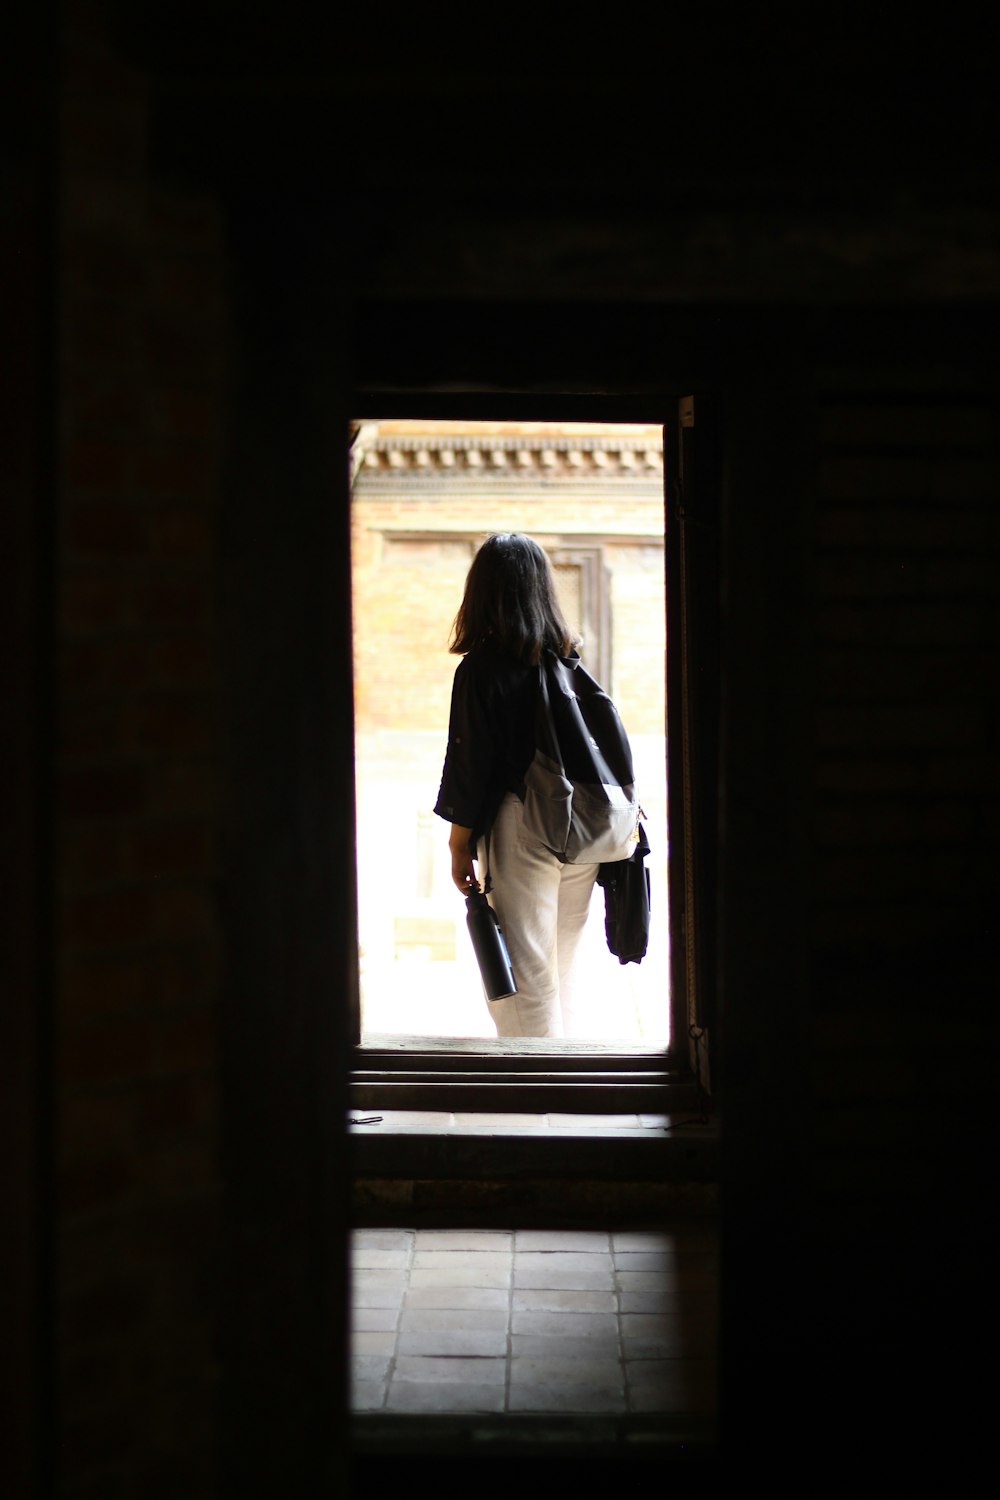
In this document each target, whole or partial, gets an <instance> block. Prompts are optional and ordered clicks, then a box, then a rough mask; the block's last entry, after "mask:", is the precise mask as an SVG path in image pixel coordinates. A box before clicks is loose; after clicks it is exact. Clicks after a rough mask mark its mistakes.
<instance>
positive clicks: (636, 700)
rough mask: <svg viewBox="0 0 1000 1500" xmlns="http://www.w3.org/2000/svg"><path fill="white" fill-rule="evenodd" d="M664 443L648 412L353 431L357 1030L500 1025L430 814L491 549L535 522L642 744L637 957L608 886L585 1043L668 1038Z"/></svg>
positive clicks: (369, 426)
mask: <svg viewBox="0 0 1000 1500" xmlns="http://www.w3.org/2000/svg"><path fill="white" fill-rule="evenodd" d="M662 473H663V440H662V429H661V428H660V427H659V426H653V425H645V424H620V423H618V424H609V423H602V424H585V423H558V424H557V423H539V422H526V423H512V422H504V423H486V422H444V421H416V420H412V421H405V420H386V421H366V422H364V423H361V424H360V425H359V426H358V428H357V431H356V433H355V439H354V443H353V446H352V498H351V506H352V515H351V534H352V599H353V610H354V679H355V762H356V787H355V791H356V803H357V808H356V811H357V829H358V839H357V849H358V854H357V888H358V936H359V978H360V994H361V1027H362V1041H363V1042H365V1041H368V1040H369V1039H371V1038H373V1037H378V1038H380V1039H381V1038H385V1037H394V1036H409V1037H428V1038H430V1037H434V1038H454V1039H483V1040H487V1039H495V1035H496V1033H495V1028H494V1026H493V1023H492V1021H491V1019H490V1015H489V1012H488V1008H487V1003H486V1001H485V999H484V998H483V994H482V986H481V982H480V978H479V972H478V969H477V967H476V963H475V958H474V955H473V951H472V946H471V943H470V941H469V938H468V934H467V932H466V929H465V907H464V904H463V902H462V900H461V898H460V896H459V895H458V893H457V892H456V891H455V888H454V886H453V885H452V883H451V879H450V862H449V856H448V848H447V833H448V828H447V824H445V823H444V822H442V820H441V819H440V818H437V817H435V816H434V815H433V813H432V812H431V808H432V807H433V804H434V801H435V799H436V796H437V791H438V785H439V782H440V776H441V768H442V763H443V760H444V753H445V748H446V743H447V729H448V714H449V707H450V699H451V684H452V678H453V675H454V671H455V667H456V665H457V662H458V658H457V657H456V656H454V655H452V654H450V653H449V651H448V641H449V636H450V632H451V626H452V622H453V620H454V616H455V613H456V611H457V609H458V605H459V602H460V600H461V597H462V590H463V587H464V583H465V577H466V573H467V571H468V568H469V565H470V563H471V561H472V558H473V556H474V555H475V552H476V549H477V547H478V546H479V545H480V543H481V542H482V541H483V540H484V539H485V538H486V537H487V536H488V535H490V534H491V533H492V532H495V531H522V532H527V533H528V534H529V535H531V536H533V537H534V538H535V539H536V541H538V542H539V543H540V544H541V545H542V546H543V547H544V548H545V550H546V552H547V553H548V556H549V558H550V560H551V562H552V564H553V569H554V572H555V577H556V587H557V591H558V593H559V597H560V603H561V604H562V606H563V609H564V611H565V613H566V615H567V617H568V619H569V622H570V624H571V626H572V627H573V628H574V629H575V630H576V631H577V632H578V633H579V634H580V635H581V636H582V645H581V648H580V650H581V655H582V657H583V659H584V662H585V664H586V665H587V667H588V668H589V670H591V671H592V672H593V674H594V675H595V676H596V677H597V678H598V680H599V681H600V682H601V683H602V685H604V686H605V687H606V688H607V690H608V691H609V692H610V693H611V695H612V696H613V698H614V699H615V702H616V703H617V705H618V707H619V710H620V712H621V714H622V718H623V720H624V722H625V725H626V728H627V730H628V733H629V738H630V741H631V744H632V748H633V754H634V759H635V765H636V773H637V780H638V784H639V789H640V795H641V799H642V805H643V808H644V811H645V813H646V826H647V831H648V835H649V840H650V844H651V845H652V853H651V855H650V857H649V860H648V866H649V870H650V878H651V885H652V910H653V923H652V930H651V935H650V943H649V950H648V952H647V954H646V957H645V958H644V959H643V961H642V963H641V964H639V965H635V964H629V965H620V964H618V962H617V960H616V959H615V958H614V957H613V956H612V955H611V954H610V953H609V952H608V950H607V946H606V942H605V936H604V922H603V900H604V898H603V892H602V891H601V890H600V889H599V888H595V892H594V898H593V902H592V906H591V913H590V918H589V920H588V923H587V927H586V930H585V933H584V938H583V941H582V943H581V950H580V956H579V980H580V1010H581V1020H580V1022H579V1037H578V1039H579V1040H583V1041H590V1042H597V1043H616V1042H620V1043H628V1044H631V1045H644V1046H648V1047H650V1048H656V1049H659V1048H662V1047H665V1046H666V1044H667V1042H668V1041H669V1017H670V992H669V986H670V977H669V976H670V952H669V942H670V939H669V923H668V910H669V908H668V899H667V796H666V747H665V735H664V724H665V701H664V694H665V680H666V672H665V660H666V657H665V653H666V640H665V576H664V532H663V479H662Z"/></svg>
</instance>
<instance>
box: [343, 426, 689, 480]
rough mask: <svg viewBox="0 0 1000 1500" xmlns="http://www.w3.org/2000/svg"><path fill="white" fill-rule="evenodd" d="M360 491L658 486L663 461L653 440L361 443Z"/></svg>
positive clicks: (381, 439)
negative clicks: (419, 486) (458, 483)
mask: <svg viewBox="0 0 1000 1500" xmlns="http://www.w3.org/2000/svg"><path fill="white" fill-rule="evenodd" d="M359 446H360V450H361V451H360V452H357V453H356V454H355V462H356V465H357V467H356V474H357V478H356V486H357V488H359V489H368V488H369V487H375V488H378V489H382V488H384V486H385V482H386V481H389V482H390V483H392V482H398V481H399V480H400V479H405V481H406V482H407V483H410V482H412V481H420V480H424V479H437V480H439V481H440V479H442V478H455V477H458V476H462V477H463V478H465V479H467V480H472V481H474V482H476V483H480V482H482V483H496V482H503V483H507V484H510V483H515V484H522V483H531V484H536V485H537V484H538V483H539V481H542V482H545V481H552V480H562V481H573V482H585V483H595V482H596V483H602V484H606V483H608V482H609V481H623V480H624V481H628V482H633V483H634V482H635V481H642V480H645V481H646V482H647V483H648V482H650V481H651V480H652V481H655V482H656V483H657V484H658V483H659V480H660V475H661V474H662V472H663V454H662V451H661V449H660V448H659V446H658V445H656V444H653V443H651V442H650V441H649V440H648V438H632V437H577V436H574V437H551V436H546V437H524V436H515V437H502V436H483V437H479V436H474V437H473V436H466V435H462V436H451V435H449V436H429V437H428V436H423V435H422V436H419V437H415V436H404V437H400V436H385V435H378V436H376V437H373V438H370V439H368V440H367V441H361V443H360V444H359Z"/></svg>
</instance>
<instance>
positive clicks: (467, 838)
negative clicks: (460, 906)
mask: <svg viewBox="0 0 1000 1500" xmlns="http://www.w3.org/2000/svg"><path fill="white" fill-rule="evenodd" d="M471 841H472V829H471V828H462V827H461V825H460V824H458V823H452V825H451V833H450V834H449V836H448V848H449V849H450V850H451V878H452V880H453V881H454V882H455V886H456V888H457V889H458V890H460V891H461V892H462V895H463V896H467V895H468V894H469V892H470V891H478V889H479V881H478V880H477V879H476V868H475V865H474V864H473V863H472V849H471Z"/></svg>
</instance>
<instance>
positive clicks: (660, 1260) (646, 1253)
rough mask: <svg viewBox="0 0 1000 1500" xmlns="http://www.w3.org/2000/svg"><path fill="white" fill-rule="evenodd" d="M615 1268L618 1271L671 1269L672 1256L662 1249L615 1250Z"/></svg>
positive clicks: (672, 1263) (660, 1270)
mask: <svg viewBox="0 0 1000 1500" xmlns="http://www.w3.org/2000/svg"><path fill="white" fill-rule="evenodd" d="M614 1259H615V1269H616V1270H618V1271H659V1272H661V1273H662V1272H663V1271H671V1270H673V1268H674V1265H675V1261H674V1257H673V1256H672V1255H670V1254H669V1253H667V1252H666V1251H663V1250H617V1249H616V1250H615V1252H614Z"/></svg>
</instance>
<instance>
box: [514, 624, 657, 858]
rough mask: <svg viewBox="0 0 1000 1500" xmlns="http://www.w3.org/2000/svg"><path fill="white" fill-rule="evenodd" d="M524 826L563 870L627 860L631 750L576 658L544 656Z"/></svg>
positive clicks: (634, 817)
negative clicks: (560, 863)
mask: <svg viewBox="0 0 1000 1500" xmlns="http://www.w3.org/2000/svg"><path fill="white" fill-rule="evenodd" d="M524 787H525V795H524V827H525V828H526V829H527V830H528V831H529V832H530V833H533V834H534V835H535V836H536V837H537V838H539V839H540V840H541V842H542V843H543V844H544V845H545V846H546V848H548V849H551V851H552V853H553V854H555V855H557V856H558V858H559V859H561V860H562V861H563V862H564V863H565V864H571V865H572V864H603V863H606V862H611V861H614V860H619V859H627V858H628V857H629V856H630V854H631V853H632V851H633V849H634V847H635V840H636V835H637V831H638V826H639V811H640V810H639V802H638V798H637V797H636V790H635V775H634V772H633V770H632V750H631V746H630V745H629V742H628V735H627V734H626V733H625V726H624V725H623V724H622V721H621V719H620V718H619V716H618V710H617V709H616V708H615V705H614V704H613V703H612V701H611V699H610V698H609V697H608V695H607V693H606V692H605V691H604V689H603V688H602V687H600V686H599V684H598V683H597V682H595V681H594V679H593V677H591V675H590V673H589V672H588V671H587V670H586V669H585V667H584V666H583V664H582V662H581V661H580V658H579V657H578V656H576V655H573V656H571V657H560V656H556V654H555V652H553V651H545V652H543V654H542V660H541V662H540V663H539V668H538V698H537V703H536V711H535V754H534V757H533V759H532V761H531V764H530V765H529V766H528V769H527V771H526V772H525V776H524Z"/></svg>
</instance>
